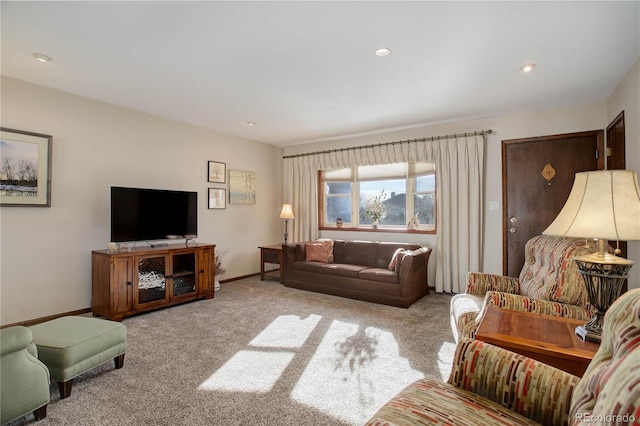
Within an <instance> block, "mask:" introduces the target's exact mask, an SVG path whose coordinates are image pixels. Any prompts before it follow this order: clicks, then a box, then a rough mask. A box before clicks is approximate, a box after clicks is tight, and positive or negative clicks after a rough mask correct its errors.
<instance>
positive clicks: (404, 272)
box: [398, 247, 432, 296]
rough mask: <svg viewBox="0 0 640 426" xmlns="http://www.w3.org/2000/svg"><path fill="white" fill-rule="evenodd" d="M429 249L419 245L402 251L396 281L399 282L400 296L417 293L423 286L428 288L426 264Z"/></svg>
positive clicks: (429, 252)
mask: <svg viewBox="0 0 640 426" xmlns="http://www.w3.org/2000/svg"><path fill="white" fill-rule="evenodd" d="M431 251H432V250H431V249H430V248H429V247H421V248H419V249H416V250H413V251H411V252H407V253H404V254H403V256H402V259H400V260H399V262H400V268H399V269H398V274H399V277H398V282H399V283H400V294H401V295H402V296H408V295H411V294H417V293H419V292H420V289H424V287H427V289H428V287H429V284H428V283H427V266H428V264H429V256H431ZM427 293H428V291H427Z"/></svg>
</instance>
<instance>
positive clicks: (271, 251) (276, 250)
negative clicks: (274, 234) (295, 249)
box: [258, 244, 284, 284]
mask: <svg viewBox="0 0 640 426" xmlns="http://www.w3.org/2000/svg"><path fill="white" fill-rule="evenodd" d="M258 248H259V249H260V281H264V277H265V271H264V264H265V263H273V264H277V265H278V267H279V270H280V284H284V268H283V267H282V244H273V245H270V246H260V247H258Z"/></svg>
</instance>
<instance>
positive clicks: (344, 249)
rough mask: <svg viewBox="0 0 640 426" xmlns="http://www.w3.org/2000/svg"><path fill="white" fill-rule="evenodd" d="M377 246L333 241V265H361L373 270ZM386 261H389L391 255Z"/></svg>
mask: <svg viewBox="0 0 640 426" xmlns="http://www.w3.org/2000/svg"><path fill="white" fill-rule="evenodd" d="M378 245H379V244H378V243H376V242H373V241H335V243H334V245H333V261H334V262H335V263H342V264H347V265H363V266H368V267H370V268H374V267H375V266H376V256H377V253H378ZM392 254H393V252H392ZM388 260H391V254H390V255H389V258H388ZM387 263H388V261H387Z"/></svg>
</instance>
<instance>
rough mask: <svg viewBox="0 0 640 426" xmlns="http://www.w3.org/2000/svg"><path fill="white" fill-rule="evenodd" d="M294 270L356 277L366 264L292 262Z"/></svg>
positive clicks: (365, 267)
mask: <svg viewBox="0 0 640 426" xmlns="http://www.w3.org/2000/svg"><path fill="white" fill-rule="evenodd" d="M292 267H293V269H295V270H296V271H304V272H315V273H320V274H326V275H336V276H340V277H350V278H358V273H359V272H360V271H362V270H363V269H368V266H362V265H345V264H341V263H322V262H294V264H293V265H292Z"/></svg>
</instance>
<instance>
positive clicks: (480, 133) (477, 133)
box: [282, 129, 493, 159]
mask: <svg viewBox="0 0 640 426" xmlns="http://www.w3.org/2000/svg"><path fill="white" fill-rule="evenodd" d="M491 133H493V130H491V129H488V130H478V131H475V132H471V133H455V134H453V135H440V136H431V137H429V138H420V139H407V140H403V141H393V142H380V143H377V144H372V145H360V146H349V147H346V148H335V149H327V150H324V151H314V152H305V153H303V154H292V155H283V156H282V158H283V159H287V158H296V157H307V156H309V155H316V154H330V153H332V152H341V151H350V150H355V149H362V148H375V147H379V146H388V145H395V144H403V143H416V142H432V141H436V140H438V141H439V140H440V139H453V138H461V137H465V138H466V137H467V136H484V135H490V134H491Z"/></svg>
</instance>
